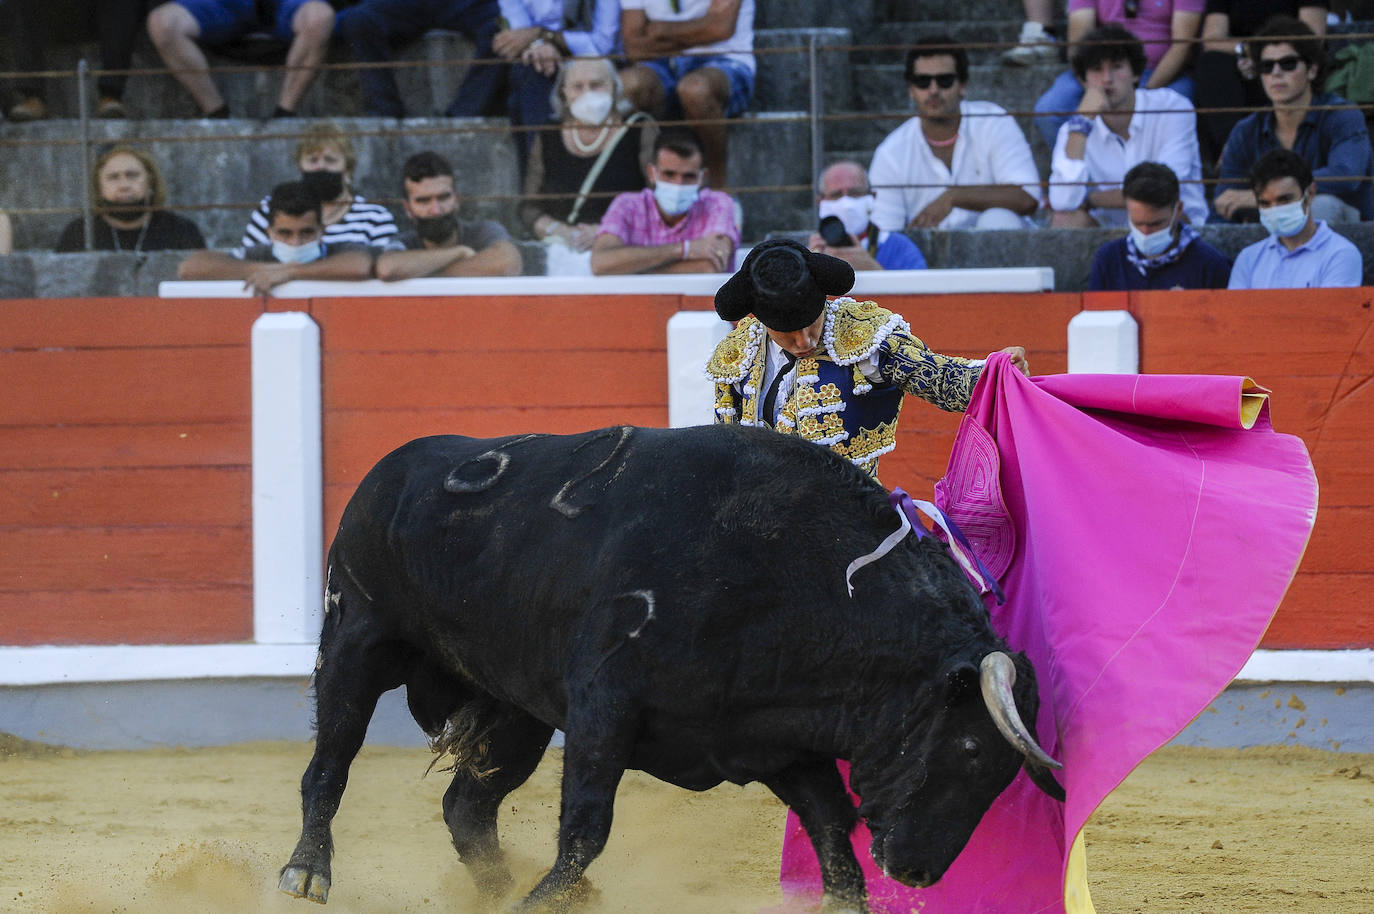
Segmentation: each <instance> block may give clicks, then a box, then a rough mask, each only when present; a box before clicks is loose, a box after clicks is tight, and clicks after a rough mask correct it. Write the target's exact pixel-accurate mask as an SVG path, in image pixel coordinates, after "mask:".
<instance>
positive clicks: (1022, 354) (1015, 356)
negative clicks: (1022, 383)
mask: <svg viewBox="0 0 1374 914" xmlns="http://www.w3.org/2000/svg"><path fill="white" fill-rule="evenodd" d="M998 351H999V352H1005V353H1006V354H1007V355H1009V356H1011V367H1012V368H1015V369H1016V370H1017V371H1019V372H1021V373H1022V374H1023V375H1025V376H1026V377H1028V378H1029V377H1030V362H1028V361H1026V350H1025V348H1024V347H1022V346H1008V347H1007V348H1006V349H999V350H998Z"/></svg>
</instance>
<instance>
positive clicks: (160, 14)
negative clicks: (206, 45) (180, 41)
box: [148, 3, 200, 47]
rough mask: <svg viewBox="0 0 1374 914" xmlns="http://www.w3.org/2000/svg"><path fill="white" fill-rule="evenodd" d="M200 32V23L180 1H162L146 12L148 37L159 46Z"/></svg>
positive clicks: (192, 36)
mask: <svg viewBox="0 0 1374 914" xmlns="http://www.w3.org/2000/svg"><path fill="white" fill-rule="evenodd" d="M198 34H200V24H199V23H197V22H196V17H194V16H192V15H191V11H190V10H188V9H187V8H186V7H184V6H182V5H181V4H180V3H163V4H161V5H159V6H155V7H153V10H152V12H150V13H149V14H148V37H149V38H151V39H152V41H153V44H155V45H157V46H159V47H161V46H163V45H165V44H167V43H168V42H170V41H174V40H176V39H177V38H183V37H185V38H194V37H195V36H196V35H198Z"/></svg>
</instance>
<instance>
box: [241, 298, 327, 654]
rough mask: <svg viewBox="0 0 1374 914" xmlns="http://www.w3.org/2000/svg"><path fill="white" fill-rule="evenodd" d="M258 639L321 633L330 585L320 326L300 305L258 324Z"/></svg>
mask: <svg viewBox="0 0 1374 914" xmlns="http://www.w3.org/2000/svg"><path fill="white" fill-rule="evenodd" d="M252 340H253V640H254V641H256V642H258V643H260V644H298V643H303V642H313V641H315V640H317V639H318V638H319V634H320V620H321V618H322V604H323V600H324V587H323V584H322V582H321V580H320V576H321V566H322V564H323V561H322V556H323V553H324V533H323V526H324V518H323V513H324V508H323V470H322V459H321V418H320V328H319V325H318V324H316V323H315V321H314V320H312V319H311V317H310V315H308V314H305V313H302V312H300V311H289V312H283V313H274V314H264V315H262V316H261V317H259V318H258V319H257V320H256V321H255V322H254V323H253V335H252Z"/></svg>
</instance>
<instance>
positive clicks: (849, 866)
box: [281, 426, 1062, 908]
mask: <svg viewBox="0 0 1374 914" xmlns="http://www.w3.org/2000/svg"><path fill="white" fill-rule="evenodd" d="M886 496H887V493H886V492H885V491H884V490H883V489H882V487H881V486H879V485H878V484H877V483H876V482H874V481H873V480H871V479H869V478H868V477H867V476H865V475H864V474H863V473H861V472H860V471H859V470H857V469H855V468H854V467H853V466H851V465H850V464H849V463H847V462H846V461H844V460H842V459H840V458H839V457H836V456H835V455H834V454H832V453H831V452H830V451H829V450H828V449H826V448H823V447H818V446H816V445H814V444H810V443H808V442H805V441H801V440H798V439H796V438H793V437H788V436H784V435H779V434H777V433H775V432H772V431H768V430H756V429H747V428H739V427H733V426H731V427H703V428H693V429H680V430H668V429H647V428H646V429H638V428H628V427H626V428H609V429H602V430H600V431H595V432H587V433H584V434H580V435H570V436H546V435H526V436H521V437H511V438H501V439H490V440H479V439H471V438H462V437H457V436H442V437H433V438H422V439H419V440H416V441H412V442H410V443H409V444H406V445H405V446H403V447H401V448H399V449H398V450H396V451H394V452H392V453H391V454H390V455H389V456H387V457H385V458H384V459H382V461H381V462H379V463H378V464H377V466H376V467H374V468H373V469H372V470H371V472H369V473H368V474H367V476H366V478H364V479H363V481H362V483H361V484H360V485H359V487H358V490H357V492H356V493H355V494H354V496H353V498H352V500H351V501H350V502H349V504H348V507H347V508H346V509H345V511H344V514H343V520H342V521H341V523H340V525H339V530H338V533H337V535H336V536H335V538H334V543H333V546H332V548H331V549H330V552H329V569H328V583H327V585H326V594H325V618H324V626H323V632H322V633H321V636H320V656H319V662H318V664H317V670H316V673H315V698H316V726H317V739H316V746H315V753H314V757H313V758H312V759H311V761H310V765H309V767H308V768H307V769H306V772H305V776H304V777H303V778H302V781H301V793H302V797H303V808H304V828H303V830H302V833H301V839H300V842H299V843H298V844H297V846H296V849H295V852H294V853H293V854H292V855H291V859H290V862H289V863H287V865H286V867H285V868H284V869H283V871H282V877H281V888H282V889H283V890H284V891H286V892H289V893H291V894H295V895H301V896H305V897H309V898H312V899H314V900H316V901H320V902H323V901H324V900H325V898H326V896H327V894H328V891H329V880H330V867H329V861H330V854H331V851H332V848H333V845H332V838H331V835H330V821H331V819H332V818H333V816H334V814H335V812H336V811H337V810H338V807H339V802H340V799H341V797H342V794H343V790H344V785H345V783H346V781H347V778H348V768H349V765H350V763H351V762H352V760H353V758H354V756H355V755H356V754H357V752H358V749H359V748H360V747H361V745H362V743H363V737H364V734H365V732H366V729H367V724H368V721H369V719H370V718H371V716H372V713H373V710H374V709H375V707H376V702H377V699H378V697H379V696H380V695H381V694H382V693H383V692H384V691H386V690H388V689H392V688H395V687H397V686H400V685H405V686H406V689H407V698H408V701H409V705H410V710H411V712H412V713H413V714H414V716H415V719H416V721H417V722H418V723H419V724H420V725H421V727H423V728H424V730H425V731H426V732H427V733H429V734H430V735H431V737H432V738H434V739H435V740H436V742H437V743H439V744H441V745H442V746H443V747H444V748H446V749H448V750H449V751H452V752H453V753H454V755H455V757H456V760H457V763H456V766H455V774H454V777H453V782H452V784H451V785H450V786H449V788H448V790H447V792H446V793H445V795H444V801H443V809H444V819H445V821H446V822H447V824H448V827H449V830H450V832H451V834H452V838H453V844H454V846H455V847H456V848H457V851H458V854H459V857H460V859H461V860H462V862H463V863H465V864H466V865H467V866H468V868H469V871H470V873H471V874H472V876H473V878H474V880H475V881H476V883H477V886H478V888H479V890H480V891H481V892H482V893H483V894H485V895H487V896H489V897H492V898H495V897H498V896H500V895H501V894H503V893H505V892H506V891H508V890H509V888H510V885H511V876H510V873H509V871H508V869H507V867H506V865H505V863H504V861H503V859H502V855H501V850H500V847H499V845H498V842H497V835H496V813H497V810H498V808H499V807H500V805H501V800H502V798H503V797H504V796H506V794H507V793H509V792H510V791H512V790H514V789H515V788H516V787H518V786H519V785H520V784H521V783H523V782H524V781H525V779H526V778H528V777H529V776H530V774H531V773H533V771H534V769H535V767H536V765H537V764H538V762H539V760H540V758H541V756H542V755H543V752H544V749H545V747H546V745H547V743H548V741H549V737H550V735H551V734H552V733H553V730H554V728H561V729H562V730H563V731H564V733H565V737H566V742H565V748H564V757H563V798H562V811H561V817H560V824H559V841H558V857H557V861H556V862H555V863H554V866H553V868H552V869H551V870H550V871H549V873H548V874H547V875H546V876H545V877H544V878H543V880H542V881H541V882H540V883H539V884H538V885H537V886H536V887H535V889H534V890H533V892H532V893H531V894H530V895H529V897H528V898H527V899H526V901H525V904H527V905H529V906H531V907H534V906H540V905H544V904H550V903H553V904H557V903H559V902H560V901H561V900H562V899H563V898H565V897H566V895H567V893H568V891H569V890H570V889H571V887H572V886H573V885H574V884H575V883H576V882H577V881H578V880H579V879H580V878H581V877H582V874H583V872H584V871H585V870H586V868H587V866H588V864H590V863H591V861H592V860H593V859H594V858H595V857H596V856H597V854H599V853H600V852H601V850H602V848H603V847H604V846H605V843H606V839H607V836H608V834H609V832H610V826H611V812H612V806H613V801H614V797H615V792H616V787H617V785H618V784H619V781H620V779H621V777H622V775H623V774H624V772H625V771H626V770H627V769H631V768H634V769H639V770H642V771H645V772H648V773H649V774H652V775H654V776H655V777H657V778H660V779H662V780H664V781H667V782H669V783H672V784H676V785H678V786H681V787H686V788H688V789H691V790H705V789H707V788H710V787H713V786H715V785H717V784H719V783H721V782H723V781H731V782H734V783H736V784H745V783H748V782H750V781H760V782H762V783H763V784H765V785H766V786H767V787H769V788H770V789H771V790H772V791H773V792H774V793H775V794H777V796H778V797H779V798H781V799H782V801H783V802H784V803H786V804H787V805H788V806H790V807H791V808H792V809H793V810H795V811H796V812H797V814H798V815H799V816H800V818H801V821H802V823H803V825H804V826H805V827H806V830H807V832H808V834H809V835H810V836H811V840H812V842H813V844H814V845H815V847H816V850H817V852H818V856H819V859H820V862H821V871H822V876H823V879H824V884H825V891H826V893H827V895H828V896H830V897H831V898H832V899H833V900H835V901H838V902H841V903H843V904H848V905H852V906H853V907H856V908H862V907H863V905H864V897H865V890H864V882H863V876H862V873H861V871H860V869H859V865H858V863H857V861H856V859H855V857H854V853H853V850H852V848H851V845H850V843H849V834H850V832H851V831H852V830H853V828H854V826H855V823H856V821H857V819H856V811H855V809H854V807H853V805H852V803H851V802H850V800H849V798H848V796H847V795H846V793H845V790H844V785H843V783H842V781H841V779H840V776H839V774H838V772H837V771H836V768H835V764H834V761H833V760H834V759H836V758H843V759H849V760H850V762H851V779H852V785H853V788H854V790H855V792H856V793H858V794H859V795H860V796H861V797H862V798H863V802H862V804H861V805H860V806H859V808H858V810H857V815H858V816H862V817H863V819H864V820H865V821H866V822H867V824H868V827H869V828H870V829H871V830H872V832H873V835H874V841H873V856H874V859H875V860H876V861H877V862H878V863H879V864H880V865H882V866H883V868H884V869H885V870H886V871H887V873H888V874H889V875H890V876H892V877H893V878H896V879H899V880H901V881H902V882H904V883H907V884H909V885H928V884H930V883H931V882H933V881H935V880H936V879H938V878H939V877H940V876H941V875H942V874H943V873H944V871H945V870H946V869H947V868H948V867H949V865H950V864H951V863H952V862H953V860H954V859H955V857H956V856H957V855H958V854H959V852H960V851H961V850H962V849H963V847H964V845H965V844H966V843H967V841H968V838H969V836H970V834H972V832H973V829H974V826H976V825H977V823H978V821H979V819H980V818H981V817H982V816H983V814H984V812H986V810H987V808H988V807H989V805H991V803H992V802H993V800H994V799H995V798H996V797H997V795H998V794H999V793H1001V792H1002V790H1004V789H1005V788H1006V787H1007V785H1008V784H1009V783H1010V782H1011V780H1012V778H1013V777H1014V776H1015V775H1016V772H1017V770H1018V768H1019V767H1021V766H1022V765H1023V764H1024V765H1025V766H1026V768H1027V770H1028V771H1029V772H1030V773H1031V774H1032V776H1033V777H1034V778H1035V780H1036V783H1038V784H1040V785H1041V786H1042V787H1043V788H1045V789H1046V790H1047V791H1051V792H1054V791H1056V790H1057V784H1055V782H1054V779H1053V778H1052V777H1051V776H1050V775H1049V773H1048V771H1047V768H1048V767H1053V766H1056V764H1057V763H1055V762H1054V761H1053V760H1052V759H1050V758H1049V757H1048V756H1046V755H1045V754H1044V752H1043V751H1041V750H1040V748H1039V747H1038V746H1037V745H1035V743H1034V740H1033V738H1031V737H1030V736H1029V734H1027V733H1026V730H1025V728H1024V726H1022V724H1021V720H1027V721H1032V722H1033V721H1034V720H1035V717H1036V709H1037V706H1038V697H1037V692H1036V682H1035V674H1034V671H1033V670H1032V668H1031V665H1030V662H1029V661H1028V660H1027V659H1026V658H1025V657H1024V656H1023V655H1021V654H1010V655H1009V654H1008V653H1007V647H1006V645H1005V644H1004V643H1003V642H1002V641H1001V640H1000V639H999V638H998V637H997V636H996V635H995V634H994V633H993V632H992V629H991V627H990V625H989V620H988V616H987V613H986V611H985V609H984V607H983V605H982V603H981V601H980V600H979V598H978V595H977V594H976V593H975V592H974V590H973V588H972V587H971V585H970V584H969V582H968V581H967V579H966V578H965V577H964V575H963V574H962V573H961V572H960V570H959V568H958V567H957V565H956V564H955V563H954V561H953V560H952V559H951V558H950V557H949V554H948V552H947V550H946V549H945V547H944V546H943V545H942V544H940V543H938V542H936V541H935V540H934V539H932V538H925V539H923V540H917V539H916V538H915V537H908V538H907V539H906V540H904V541H903V542H902V543H901V544H900V545H899V546H898V547H897V548H896V549H894V550H893V551H892V552H891V553H890V554H889V555H887V556H885V557H884V558H882V559H881V560H879V561H877V562H875V563H872V564H870V565H867V566H866V567H864V568H862V569H861V570H859V571H858V572H857V573H856V574H855V575H854V578H853V583H854V595H853V596H852V597H851V596H849V595H848V593H847V591H846V587H845V570H846V567H847V565H848V564H849V562H851V561H852V560H853V559H854V558H856V557H858V556H860V555H862V554H864V553H867V552H869V551H871V550H872V549H873V548H874V547H875V546H876V545H877V544H878V543H879V542H881V541H882V540H883V538H884V537H886V536H887V535H888V534H889V533H891V532H892V531H893V530H894V529H896V527H897V516H896V514H895V512H893V511H892V509H891V508H890V506H889V504H888V501H887V497H886ZM1018 709H1019V715H1018ZM1060 795H1061V796H1062V793H1061V794H1060Z"/></svg>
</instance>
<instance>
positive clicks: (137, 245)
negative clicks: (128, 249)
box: [105, 213, 153, 254]
mask: <svg viewBox="0 0 1374 914" xmlns="http://www.w3.org/2000/svg"><path fill="white" fill-rule="evenodd" d="M105 224H106V225H107V226H109V228H110V237H111V238H113V239H114V249H115V250H116V251H122V250H124V248H123V247H122V246H121V245H120V243H119V229H117V228H115V227H114V226H113V225H110V223H108V222H106V223H105ZM152 224H153V214H152V213H149V214H148V218H147V219H146V220H145V221H144V223H143V224H142V225H141V226H139V228H138V240H137V241H135V242H134V251H133V252H134V253H135V254H142V253H143V239H144V238H146V237H147V236H148V226H150V225H152Z"/></svg>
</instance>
